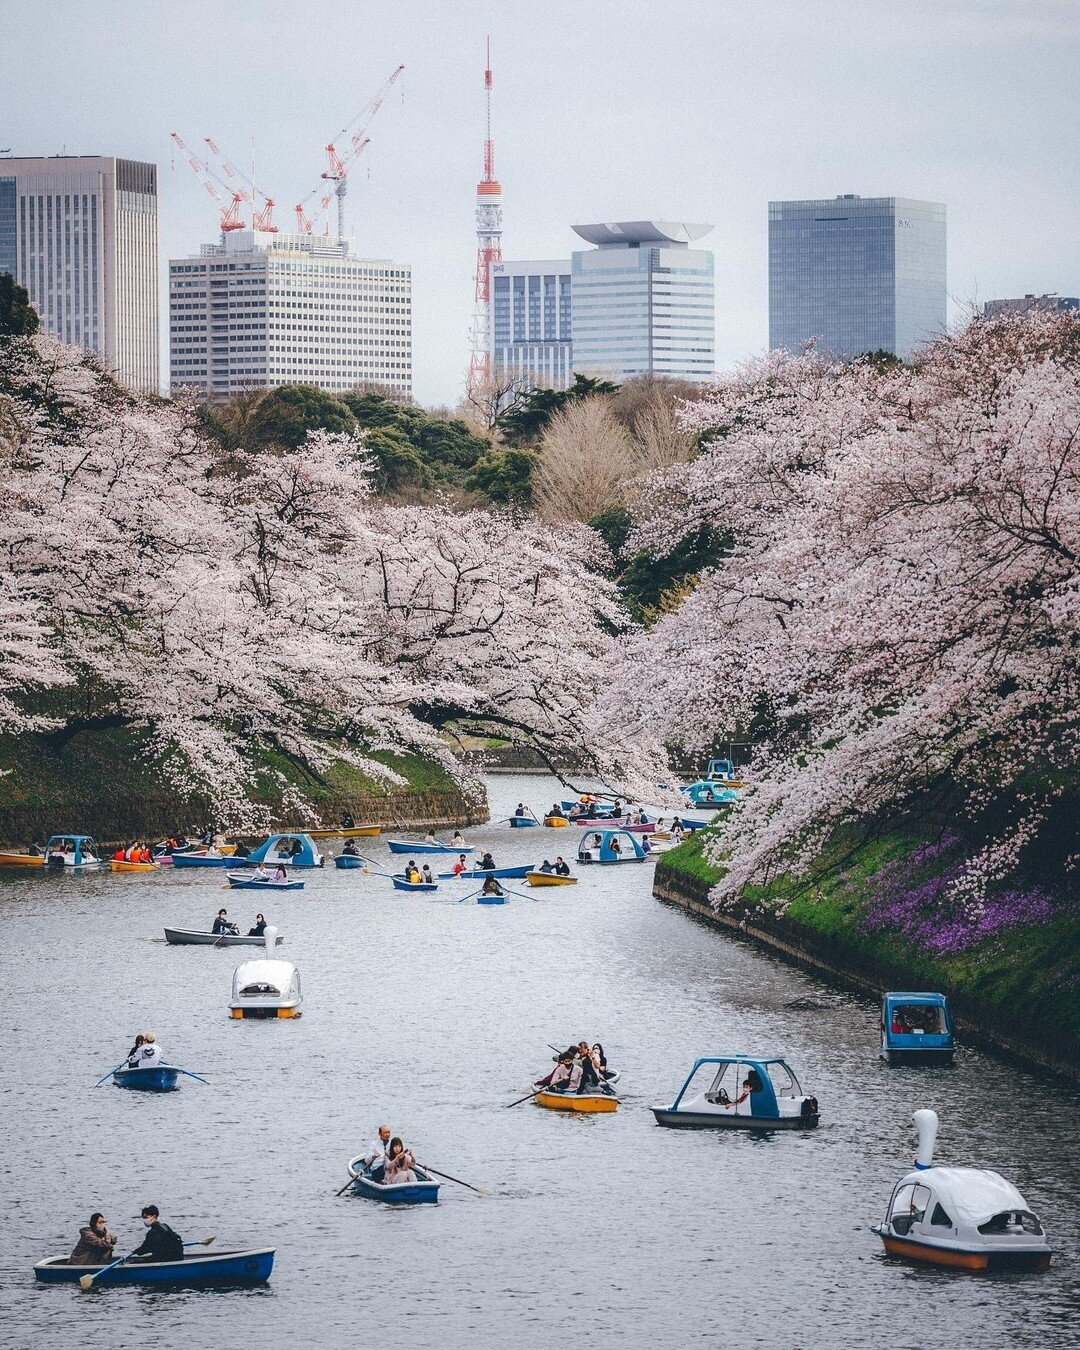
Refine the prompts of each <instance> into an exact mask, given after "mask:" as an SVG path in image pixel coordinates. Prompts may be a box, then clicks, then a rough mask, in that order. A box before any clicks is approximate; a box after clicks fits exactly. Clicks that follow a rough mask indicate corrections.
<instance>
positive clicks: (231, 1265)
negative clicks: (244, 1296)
mask: <svg viewBox="0 0 1080 1350" xmlns="http://www.w3.org/2000/svg"><path fill="white" fill-rule="evenodd" d="M275 1250H276V1249H275V1248H273V1247H245V1248H242V1249H240V1250H238V1251H230V1252H215V1253H214V1254H213V1255H209V1254H207V1255H205V1256H203V1255H198V1256H185V1257H184V1258H183V1260H180V1261H123V1262H121V1263H120V1265H117V1266H114V1267H113V1269H112V1270H108V1271H103V1270H102V1267H101V1266H69V1265H68V1259H67V1257H66V1256H50V1257H47V1258H46V1259H45V1260H44V1261H39V1262H38V1263H37V1265H36V1266H35V1267H34V1278H35V1279H36V1280H40V1281H41V1283H42V1284H76V1283H78V1281H79V1280H80V1279H82V1277H83V1276H84V1275H94V1276H96V1278H95V1280H94V1287H95V1288H96V1287H97V1286H99V1285H108V1284H175V1285H179V1284H185V1285H203V1286H206V1285H230V1284H237V1285H243V1284H265V1283H266V1281H267V1280H268V1279H269V1278H270V1272H271V1271H272V1270H273V1268H274V1252H275Z"/></svg>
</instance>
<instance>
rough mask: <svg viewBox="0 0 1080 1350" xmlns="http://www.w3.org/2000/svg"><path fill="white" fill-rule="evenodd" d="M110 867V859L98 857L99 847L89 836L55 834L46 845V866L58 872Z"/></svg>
mask: <svg viewBox="0 0 1080 1350" xmlns="http://www.w3.org/2000/svg"><path fill="white" fill-rule="evenodd" d="M108 865H109V859H108V858H100V857H98V852H97V845H96V844H95V843H94V841H93V839H92V838H91V837H90V835H88V834H54V835H52V836H51V838H50V839H49V842H48V843H47V844H46V845H45V866H46V867H48V868H50V869H51V870H53V871H56V872H62V871H64V870H65V869H66V868H69V867H73V868H74V867H78V868H80V869H90V868H97V867H108Z"/></svg>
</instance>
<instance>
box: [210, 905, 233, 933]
mask: <svg viewBox="0 0 1080 1350" xmlns="http://www.w3.org/2000/svg"><path fill="white" fill-rule="evenodd" d="M210 931H211V932H212V933H213V934H214V936H215V937H239V935H240V929H239V928H237V926H236V924H234V923H233V921H232V920H231V919H230V918H229V911H228V910H227V909H219V910H218V912H217V918H216V919H215V920H214V926H213V928H211V930H210Z"/></svg>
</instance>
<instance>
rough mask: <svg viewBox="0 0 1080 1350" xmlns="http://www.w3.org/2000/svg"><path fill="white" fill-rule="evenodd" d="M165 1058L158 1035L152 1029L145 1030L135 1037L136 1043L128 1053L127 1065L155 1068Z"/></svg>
mask: <svg viewBox="0 0 1080 1350" xmlns="http://www.w3.org/2000/svg"><path fill="white" fill-rule="evenodd" d="M163 1058H164V1053H163V1051H162V1049H161V1046H160V1045H158V1043H157V1037H156V1036H155V1035H154V1033H153V1032H152V1031H144V1032H143V1034H142V1035H141V1036H137V1037H136V1038H135V1045H134V1046H133V1048H132V1049H131V1051H130V1053H129V1054H128V1058H127V1066H128V1068H129V1069H155V1068H157V1066H158V1065H159V1064H160V1063H161V1061H162V1059H163Z"/></svg>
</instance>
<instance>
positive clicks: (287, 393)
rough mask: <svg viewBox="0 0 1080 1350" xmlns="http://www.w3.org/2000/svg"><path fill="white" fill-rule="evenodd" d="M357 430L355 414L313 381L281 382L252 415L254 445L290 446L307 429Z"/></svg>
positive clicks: (306, 432)
mask: <svg viewBox="0 0 1080 1350" xmlns="http://www.w3.org/2000/svg"><path fill="white" fill-rule="evenodd" d="M320 429H322V430H325V431H346V432H348V431H352V432H355V431H356V418H355V417H354V416H353V415H352V413H351V412H350V411H349V409H348V408H347V407H346V406H345V404H344V403H342V402H341V401H340V399H336V398H335V397H334V396H333V394H328V393H327V392H326V391H325V390H324V389H317V388H316V387H315V385H313V384H283V385H281V386H279V388H277V389H271V391H270V392H269V393H268V394H267V395H266V397H265V398H264V399H263V400H262V402H261V403H260V404H259V405H258V407H257V409H256V410H255V413H254V416H253V417H252V425H251V436H252V439H253V441H254V446H253V448H262V449H268V448H269V447H270V446H272V445H280V446H286V447H288V448H289V449H290V450H295V449H296V447H297V446H298V445H300V444H302V442H303V440H304V437H305V436H306V435H307V434H308V432H309V431H318V430H320Z"/></svg>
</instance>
